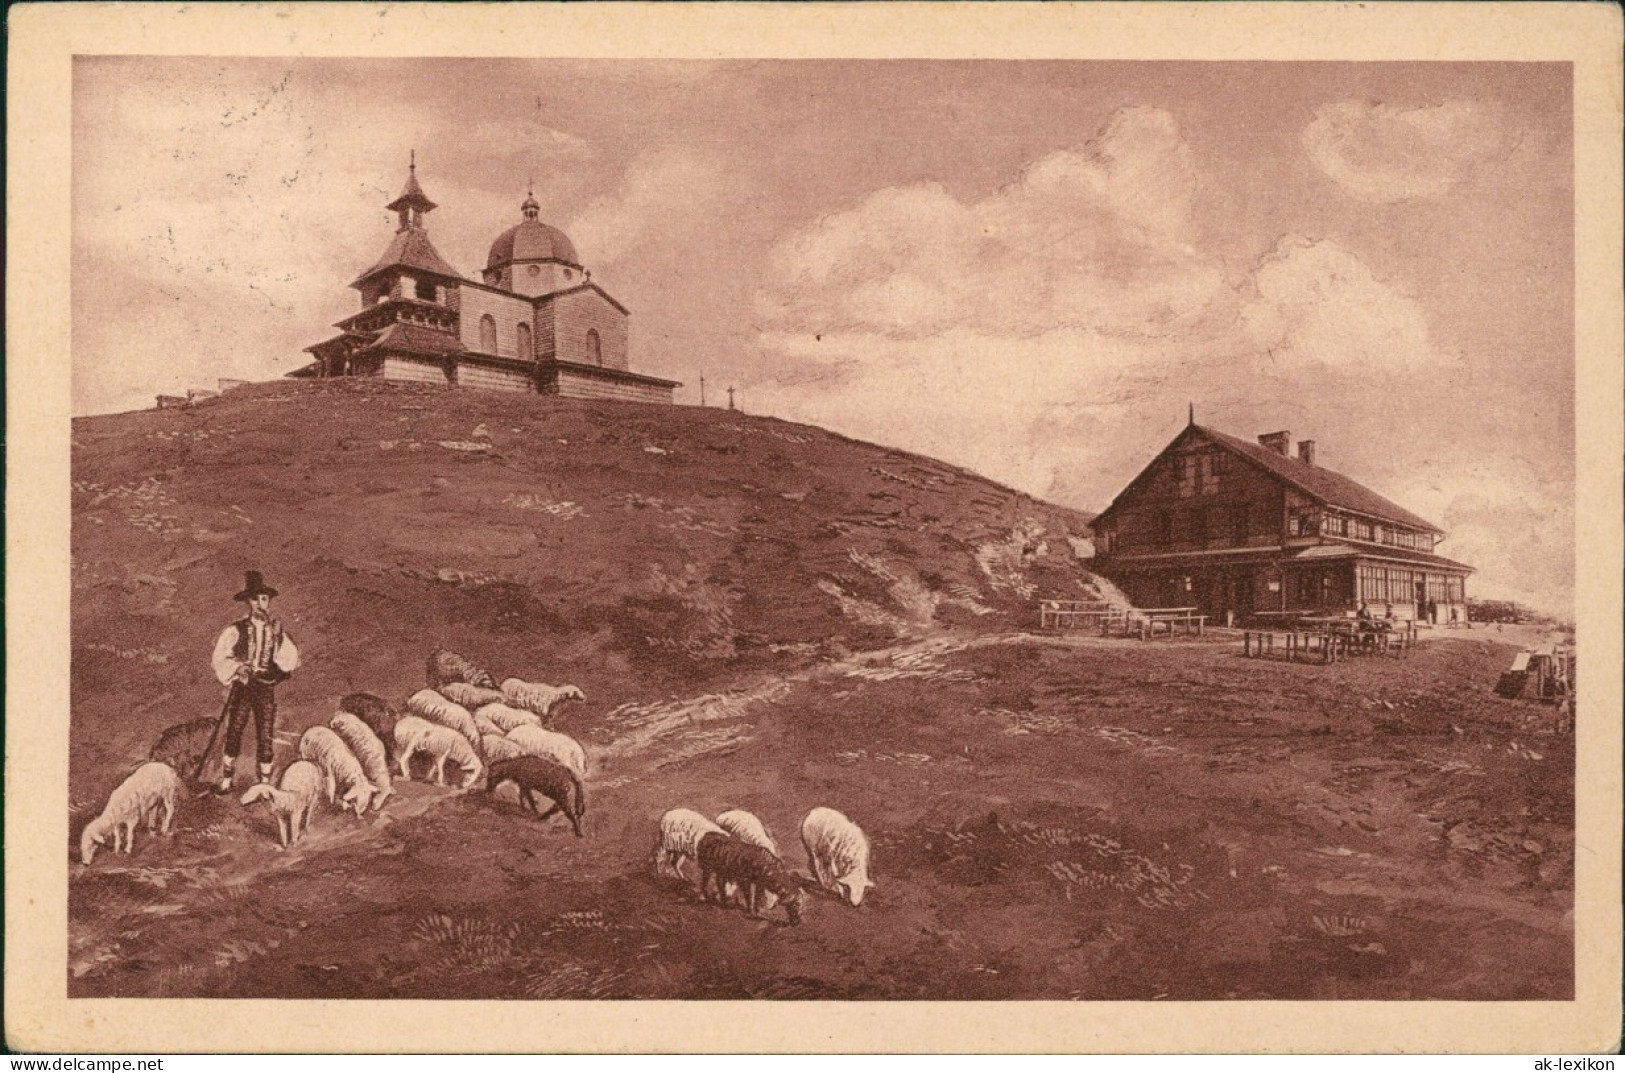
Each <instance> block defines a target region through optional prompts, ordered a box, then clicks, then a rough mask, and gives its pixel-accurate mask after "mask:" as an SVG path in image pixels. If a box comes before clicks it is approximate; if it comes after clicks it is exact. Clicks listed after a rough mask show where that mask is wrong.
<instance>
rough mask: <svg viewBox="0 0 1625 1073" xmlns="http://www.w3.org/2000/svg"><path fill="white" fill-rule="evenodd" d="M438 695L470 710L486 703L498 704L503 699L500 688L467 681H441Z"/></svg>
mask: <svg viewBox="0 0 1625 1073" xmlns="http://www.w3.org/2000/svg"><path fill="white" fill-rule="evenodd" d="M440 695H441V696H442V697H445V698H446V699H447V700H449V701H451V702H452V703H453V704H461V705H462V706H463V707H464V708H467V709H468V710H469V711H471V712H472V711H474V710H475V709H476V708H483V707H485V706H486V705H487V704H500V703H502V700H503V696H502V690H500V689H487V688H486V687H485V686H476V685H470V684H469V683H468V682H442V683H441V685H440Z"/></svg>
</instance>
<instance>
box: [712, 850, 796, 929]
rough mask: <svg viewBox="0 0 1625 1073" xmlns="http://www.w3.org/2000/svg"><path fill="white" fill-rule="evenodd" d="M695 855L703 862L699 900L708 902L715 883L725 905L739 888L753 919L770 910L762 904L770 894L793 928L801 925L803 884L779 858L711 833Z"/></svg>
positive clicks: (746, 908) (718, 895) (719, 896)
mask: <svg viewBox="0 0 1625 1073" xmlns="http://www.w3.org/2000/svg"><path fill="white" fill-rule="evenodd" d="M695 856H696V859H697V860H698V861H699V862H700V897H702V898H704V899H706V900H707V901H709V900H710V899H711V887H712V885H713V883H714V884H715V886H716V893H717V900H718V901H720V902H722V903H724V904H726V903H727V902H728V899H729V898H730V897H731V895H730V894H729V893H728V888H729V887H732V886H738V888H739V890H740V891H741V892H742V893H743V894H744V895H745V910H746V912H748V913H749V914H750V915H751V916H753V917H754V916H760V915H761V914H763V913H765V912H766V911H767V908H771V905H769V906H767V908H763V903H762V899H763V898H764V897H765V896H766V895H769V894H771V895H774V896H775V897H776V898H777V900H778V902H779V904H781V905H783V906H784V912H785V915H786V916H787V917H789V919H790V924H791V925H792V926H794V925H796V924H800V923H801V904H802V900H803V899H804V898H805V897H806V896H805V895H804V894H802V892H801V884H800V883H798V882H796V880H795V877H794V876H792V875H790V873H789V872H786V871H785V870H784V864H783V862H781V861H780V860H779V859H778V857H776V856H774V855H773V854H772V853H769V852H768V851H767V850H766V849H765V848H763V847H762V846H755V845H752V844H750V843H749V842H741V841H740V840H739V839H737V838H733V837H731V836H729V835H726V834H723V833H722V832H720V831H712V832H710V833H708V834H706V835H704V836H702V837H701V838H700V844H699V850H698V852H697V854H696V855H695Z"/></svg>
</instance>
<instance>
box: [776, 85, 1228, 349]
mask: <svg viewBox="0 0 1625 1073" xmlns="http://www.w3.org/2000/svg"><path fill="white" fill-rule="evenodd" d="M1196 188H1197V177H1196V172H1195V169H1194V167H1193V166H1192V163H1191V154H1190V150H1189V148H1188V146H1186V144H1185V142H1184V139H1183V138H1182V136H1181V134H1180V132H1179V128H1178V125H1177V123H1176V122H1175V120H1174V118H1173V116H1171V115H1170V114H1169V113H1167V112H1164V111H1161V110H1159V109H1156V108H1149V107H1134V108H1125V109H1122V110H1120V111H1118V112H1117V113H1116V114H1115V115H1114V116H1113V117H1112V118H1111V120H1110V121H1109V122H1108V123H1107V125H1106V127H1105V128H1104V129H1103V130H1102V131H1101V132H1100V133H1099V134H1098V135H1097V136H1096V137H1095V138H1094V139H1092V140H1091V141H1090V142H1088V143H1087V144H1085V145H1084V146H1082V147H1081V148H1079V149H1076V150H1066V151H1062V152H1057V153H1052V154H1050V155H1048V156H1045V157H1043V158H1042V159H1040V160H1037V161H1034V162H1033V163H1032V164H1030V165H1028V166H1027V167H1026V168H1025V169H1024V170H1023V171H1022V172H1021V174H1020V175H1019V176H1017V177H1016V178H1015V179H1014V180H1013V181H1012V182H1011V183H1009V184H1008V185H1006V186H1005V187H1003V188H1002V189H999V190H996V191H994V192H993V193H991V194H989V195H988V196H987V197H985V198H982V199H981V200H978V201H972V202H964V201H961V200H960V199H958V198H956V197H955V196H954V195H953V194H952V193H950V192H949V191H948V190H947V189H946V188H945V187H943V186H941V185H940V184H936V183H920V184H915V185H912V186H906V187H893V188H888V189H883V190H879V191H876V192H875V193H874V194H872V195H870V196H869V197H868V198H866V199H864V200H863V201H862V202H861V203H859V204H858V205H856V206H855V207H853V208H851V209H848V210H846V211H843V212H838V213H834V214H832V215H829V216H826V217H824V218H823V219H821V220H819V221H817V222H816V223H815V224H813V225H812V226H810V227H808V228H806V229H804V230H803V231H801V232H799V233H797V234H794V235H791V236H788V237H786V238H785V239H784V240H783V241H781V242H780V243H779V244H778V246H777V247H776V249H775V250H774V253H773V257H772V261H771V265H770V269H769V280H768V285H767V287H766V288H765V289H764V292H763V294H762V296H761V299H760V300H759V302H758V312H759V314H760V315H762V316H763V317H764V318H765V319H766V320H768V321H770V322H772V323H774V324H777V325H799V326H802V327H810V326H813V325H816V326H817V327H818V329H819V330H831V331H836V330H860V331H875V332H880V333H883V334H886V335H888V336H892V337H896V338H924V337H928V336H931V335H933V334H935V333H938V332H941V331H945V330H948V329H950V328H953V327H956V326H965V325H974V326H975V327H976V328H978V329H979V330H985V331H992V332H997V333H1001V334H1010V335H1022V334H1028V335H1031V334H1038V333H1042V332H1045V331H1049V330H1051V329H1053V328H1055V327H1057V326H1060V325H1069V326H1073V327H1078V328H1085V329H1096V330H1101V331H1106V332H1115V333H1123V334H1130V335H1141V336H1166V335H1168V334H1170V333H1172V332H1177V331H1179V330H1182V329H1183V328H1185V327H1186V326H1188V325H1189V323H1190V322H1191V321H1193V320H1195V319H1197V318H1199V317H1200V316H1202V315H1203V314H1204V312H1206V311H1207V310H1208V307H1209V305H1210V304H1211V303H1213V302H1214V301H1215V300H1218V299H1220V298H1222V297H1223V295H1224V294H1225V280H1224V276H1223V273H1222V272H1221V271H1220V269H1219V266H1218V264H1217V262H1215V261H1213V260H1211V259H1209V258H1206V257H1203V256H1201V255H1200V254H1198V252H1197V251H1196V250H1195V249H1194V248H1193V246H1192V245H1191V230H1192V228H1191V219H1190V216H1191V202H1192V199H1193V196H1194V194H1195V191H1196Z"/></svg>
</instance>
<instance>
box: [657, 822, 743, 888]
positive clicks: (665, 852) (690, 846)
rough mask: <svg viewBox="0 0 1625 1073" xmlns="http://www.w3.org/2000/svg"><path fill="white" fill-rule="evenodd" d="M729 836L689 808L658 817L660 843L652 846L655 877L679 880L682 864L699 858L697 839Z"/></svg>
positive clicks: (682, 877)
mask: <svg viewBox="0 0 1625 1073" xmlns="http://www.w3.org/2000/svg"><path fill="white" fill-rule="evenodd" d="M727 833H728V832H726V831H724V830H723V829H722V828H720V827H718V826H717V825H716V824H714V823H712V822H711V821H710V820H708V819H706V818H705V817H704V816H701V815H700V814H699V813H698V812H695V811H694V810H693V809H688V808H674V809H672V810H671V811H670V812H667V813H666V814H665V815H664V816H662V817H660V841H659V843H658V844H656V846H655V858H654V860H655V875H657V876H658V875H665V874H666V873H668V872H669V873H670V874H672V875H674V876H676V877H677V878H679V879H687V878H688V877H687V876H685V875H683V861H684V860H686V859H687V858H689V857H695V858H698V856H699V852H700V839H702V838H704V837H705V836H706V835H709V834H719V835H726V834H727Z"/></svg>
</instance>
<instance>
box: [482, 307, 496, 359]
mask: <svg viewBox="0 0 1625 1073" xmlns="http://www.w3.org/2000/svg"><path fill="white" fill-rule="evenodd" d="M480 350H482V351H483V352H485V353H487V354H495V353H496V352H497V322H496V318H495V317H493V316H491V314H489V313H487V314H485V316H483V317H481V318H480Z"/></svg>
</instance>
